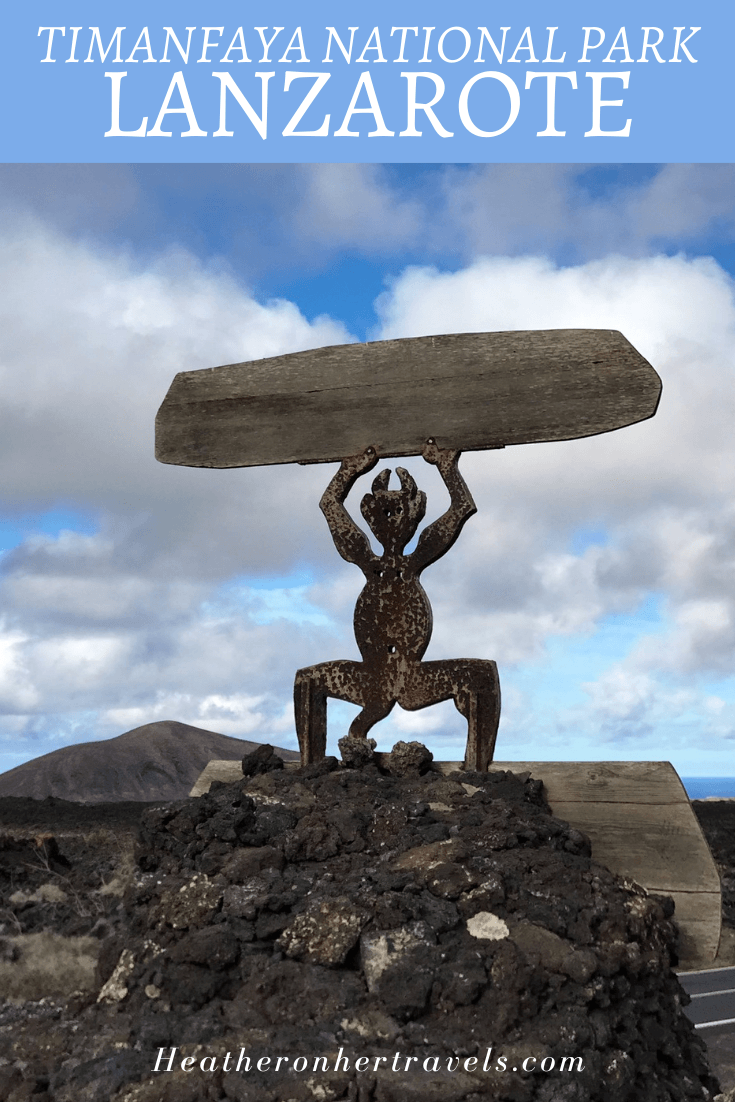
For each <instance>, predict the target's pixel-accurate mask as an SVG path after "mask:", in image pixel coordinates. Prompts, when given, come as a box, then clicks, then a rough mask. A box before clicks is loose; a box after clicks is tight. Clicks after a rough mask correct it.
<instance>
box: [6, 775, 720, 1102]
mask: <svg viewBox="0 0 735 1102" xmlns="http://www.w3.org/2000/svg"><path fill="white" fill-rule="evenodd" d="M672 912H673V906H672V904H671V901H670V900H666V899H659V898H656V897H654V896H651V895H647V894H646V893H645V892H644V890H643V889H642V888H640V887H638V886H637V885H635V884H633V883H623V882H622V881H621V880H619V879H618V878H616V877H615V876H613V874H612V873H610V872H609V871H607V870H606V869H604V868H603V867H601V866H600V865H597V864H596V863H595V862H594V861H592V860H591V858H590V853H589V843H588V841H587V839H586V838H585V837H584V835H582V834H580V833H579V832H578V831H573V830H571V829H570V828H569V826H568V825H567V824H566V823H564V822H562V821H560V820H558V819H556V818H554V817H553V816H551V814H550V813H549V809H548V805H546V803H545V800H544V797H543V792H542V786H541V784H540V782H538V781H533V780H530V779H528V777H527V776H515V775H513V774H512V773H503V772H493V773H487V774H479V773H474V772H458V773H454V774H450V775H448V776H443V775H442V774H441V773H439V772H436V771H433V770H429V771H427V772H425V773H423V774H421V773H419V772H418V771H417V770H416V771H412V772H410V773H409V774H408V775H406V776H405V777H396V776H393V775H382V774H381V773H380V771H379V769H378V766H377V765H376V764H374V763H371V764H368V765H366V766H365V767H364V768H363V769H357V768H346V767H344V766H341V767H338V766H337V763H336V762H334V760H332V762H331V763H330V764H329V765H328V766H324V765H323V763H319V767H317V766H311V767H309V768H307V769H302V770H293V771H291V770H279V771H273V772H268V773H265V774H259V775H255V776H253V777H249V778H245V777H244V778H243V779H242V780H240V781H238V782H236V783H234V784H229V785H225V784H221V783H220V784H217V785H214V786H213V790H211V791H210V792H209V793H208V794H207V795H206V796H203V797H201V798H199V799H190V800H183V801H179V802H177V803H172V804H169V805H166V806H164V807H155V808H150V809H149V810H147V811H145V812H144V813H143V815H142V819H141V829H140V837H139V842H138V848H137V873H136V875H135V878H134V880H133V882H132V884H131V887H130V888H129V890H128V892H127V895H126V897H125V900H124V921H121V922H120V923H119V924H118V925H117V926H116V928H115V929H114V931H113V932H112V934H111V935H110V936H109V937H108V938H107V939H106V940H105V941H104V942H103V945H102V951H101V953H100V963H99V974H98V981H97V983H98V986H97V989H96V990H95V991H94V992H92V993H90V994H89V995H87V996H79V998H78V1000H77V1006H76V1013H75V1014H74V1015H73V1021H71V1020H68V1019H67V1018H66V1017H63V1016H62V1017H61V1018H60V1019H59V1021H57V1023H56V1025H55V1027H54V1031H53V1034H52V1036H53V1041H52V1042H51V1043H50V1042H49V1030H48V1022H47V1020H46V1019H44V1018H43V1013H45V1011H44V1012H42V1011H40V1010H39V1012H38V1017H37V1018H36V1019H34V1020H35V1021H36V1023H37V1024H36V1025H35V1026H34V1025H32V1024H31V1025H27V1026H26V1027H24V1028H20V1027H19V1028H18V1029H17V1030H16V1032H15V1034H14V1036H13V1050H12V1052H11V1053H9V1054H3V1055H5V1058H6V1060H7V1061H8V1062H7V1064H4V1065H2V1066H0V1089H2V1088H3V1087H5V1089H6V1096H7V1097H12V1098H13V1099H14V1100H15V1098H18V1099H21V1098H22V1099H24V1100H25V1099H26V1098H28V1099H30V1097H35V1096H36V1095H38V1096H39V1098H44V1097H45V1098H46V1099H47V1100H49V1102H79V1100H80V1099H83V1100H84V1102H199V1100H200V1099H202V1100H212V1102H230V1100H232V1102H312V1100H317V1102H337V1100H339V1099H345V1100H349V1102H399V1100H400V1102H425V1100H429V1102H431V1100H436V1102H481V1099H485V1098H487V1099H493V1100H497V1102H532V1100H533V1102H685V1100H689V1099H692V1100H694V1099H698V1100H707V1099H711V1098H713V1096H714V1094H715V1093H716V1091H717V1083H716V1081H715V1079H714V1078H713V1077H712V1075H711V1074H710V1071H709V1068H708V1066H707V1062H706V1059H705V1054H704V1043H703V1041H702V1040H701V1038H700V1037H698V1036H697V1034H696V1033H695V1031H694V1028H693V1026H692V1025H691V1024H690V1022H689V1021H688V1019H687V1018H686V1017H685V1015H684V1014H683V1011H682V1007H683V1005H684V1004H685V1003H686V1002H687V1001H688V1000H687V996H686V995H685V993H684V992H683V990H682V988H681V987H680V985H679V983H678V980H677V978H676V975H675V974H674V973H673V971H672V970H671V966H672V964H675V963H676V943H677V933H676V927H675V925H674V923H673V921H672ZM34 1029H35V1032H34ZM228 1053H229V1054H230V1056H229V1058H228V1056H227V1054H228ZM279 1057H280V1058H281V1059H280V1060H279V1059H278V1058H279ZM182 1061H184V1064H183V1066H182ZM259 1061H260V1065H259V1063H258V1062H259ZM524 1064H525V1070H524ZM156 1067H158V1070H157V1071H155V1070H154V1068H156ZM167 1069H168V1070H167ZM12 1092H16V1093H15V1094H13V1093H12ZM23 1092H25V1093H23Z"/></svg>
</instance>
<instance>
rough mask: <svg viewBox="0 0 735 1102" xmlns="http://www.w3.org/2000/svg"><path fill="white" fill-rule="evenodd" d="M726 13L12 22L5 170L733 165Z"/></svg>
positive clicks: (613, 7) (112, 11) (534, 11)
mask: <svg viewBox="0 0 735 1102" xmlns="http://www.w3.org/2000/svg"><path fill="white" fill-rule="evenodd" d="M734 29H735V8H734V7H733V6H732V5H726V4H724V3H721V2H720V3H717V4H714V3H711V2H710V3H703V2H701V0H700V2H699V3H698V4H693V3H691V0H688V2H686V3H678V2H674V3H672V2H671V0H623V2H618V3H615V4H613V3H592V4H591V3H589V2H584V3H577V2H558V0H557V2H553V0H552V2H545V3H541V2H538V0H534V2H528V0H527V2H523V0H521V2H517V0H513V2H510V0H503V2H501V3H498V4H493V5H488V4H482V3H479V2H477V0H473V2H467V0H458V2H456V3H454V4H451V5H448V4H446V3H438V2H435V0H424V2H422V3H416V2H413V0H393V2H391V3H387V2H385V0H359V2H355V3H350V4H345V3H344V2H341V3H334V2H330V0H314V2H312V3H310V4H308V5H304V4H303V3H295V2H280V3H279V2H275V3H274V2H273V0H268V2H267V3H266V2H264V0H253V2H252V3H250V4H247V5H243V4H241V3H235V2H234V0H214V2H209V3H207V4H204V3H202V2H201V0H197V2H191V0H189V2H188V3H187V2H180V0H177V2H176V3H170V2H151V0H148V2H143V0H119V2H117V3H116V2H112V3H107V4H104V5H101V4H99V3H91V2H89V0H86V2H85V0H69V2H66V3H64V4H63V5H59V4H58V3H50V2H47V3H32V4H29V5H27V6H21V5H16V6H15V10H11V11H10V12H9V13H8V15H7V16H6V32H5V37H4V39H3V47H2V49H3V55H4V56H3V59H2V62H3V63H2V78H1V79H2V85H3V105H4V112H5V124H4V127H3V138H2V146H3V148H2V160H3V161H6V162H10V161H15V162H32V161H46V162H74V161H86V162H114V161H120V162H127V161H136V162H146V161H148V162H161V161H170V162H302V163H303V162H356V161H362V162H432V161H433V162H446V161H454V162H494V161H498V162H511V161H513V162H608V161H629V162H635V161H639V162H651V161H654V162H658V161H721V162H723V161H732V160H733V159H735V158H734V157H733V146H734V144H735V143H734V138H733V127H732V124H731V121H730V118H729V104H730V102H731V92H730V87H729V78H728V76H727V74H728V72H730V68H729V64H728V60H729V50H730V45H731V42H732V40H733V30H734Z"/></svg>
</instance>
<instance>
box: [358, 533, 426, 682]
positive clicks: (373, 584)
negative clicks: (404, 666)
mask: <svg viewBox="0 0 735 1102" xmlns="http://www.w3.org/2000/svg"><path fill="white" fill-rule="evenodd" d="M365 577H366V579H367V580H366V584H365V588H364V589H363V591H362V593H361V594H360V596H359V597H358V599H357V604H356V605H355V639H356V640H357V645H358V647H359V648H360V654H361V655H362V657H363V659H364V661H365V662H369V663H375V662H377V663H379V664H382V663H383V662H392V661H396V660H397V659H401V658H403V659H407V660H408V661H409V662H410V661H414V662H419V661H421V658H422V657H423V654H424V652H425V650H426V648H427V647H428V645H429V640H430V639H431V628H432V615H431V605H430V604H429V598H428V597H427V595H426V593H425V591H424V588H423V586H422V585H421V583H420V581H419V579H418V576H417V575H416V573H415V571H414V570H413V569H412V567H411V560H410V556H408V555H390V556H389V555H384V556H383V558H381V559H378V560H376V561H375V562H374V563H373V565H372V567H371V568H370V569H369V570H366V571H365ZM392 656H395V657H392Z"/></svg>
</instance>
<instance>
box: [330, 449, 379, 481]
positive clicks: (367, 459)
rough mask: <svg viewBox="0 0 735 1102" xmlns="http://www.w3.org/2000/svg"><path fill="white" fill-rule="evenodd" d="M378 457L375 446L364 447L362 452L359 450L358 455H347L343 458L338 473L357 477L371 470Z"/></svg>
mask: <svg viewBox="0 0 735 1102" xmlns="http://www.w3.org/2000/svg"><path fill="white" fill-rule="evenodd" d="M379 458H380V456H379V455H378V453H377V450H376V449H375V448H373V447H369V448H365V451H364V452H360V453H359V454H358V455H348V456H347V457H346V458H345V459H343V460H342V466H341V467H340V473H341V474H343V475H347V477H348V478H359V476H360V475H361V474H366V473H367V472H368V471H372V469H373V467H374V466H375V465H376V464H377V462H378V459H379Z"/></svg>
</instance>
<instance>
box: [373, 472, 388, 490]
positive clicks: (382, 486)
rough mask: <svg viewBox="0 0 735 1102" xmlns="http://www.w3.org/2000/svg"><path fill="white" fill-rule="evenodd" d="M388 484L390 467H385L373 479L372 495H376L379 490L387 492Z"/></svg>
mask: <svg viewBox="0 0 735 1102" xmlns="http://www.w3.org/2000/svg"><path fill="white" fill-rule="evenodd" d="M389 482H390V467H386V468H385V470H384V471H381V472H380V474H379V475H376V476H375V478H374V479H373V486H372V489H373V493H374V494H376V493H378V492H379V491H380V490H387V489H388V483H389Z"/></svg>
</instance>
